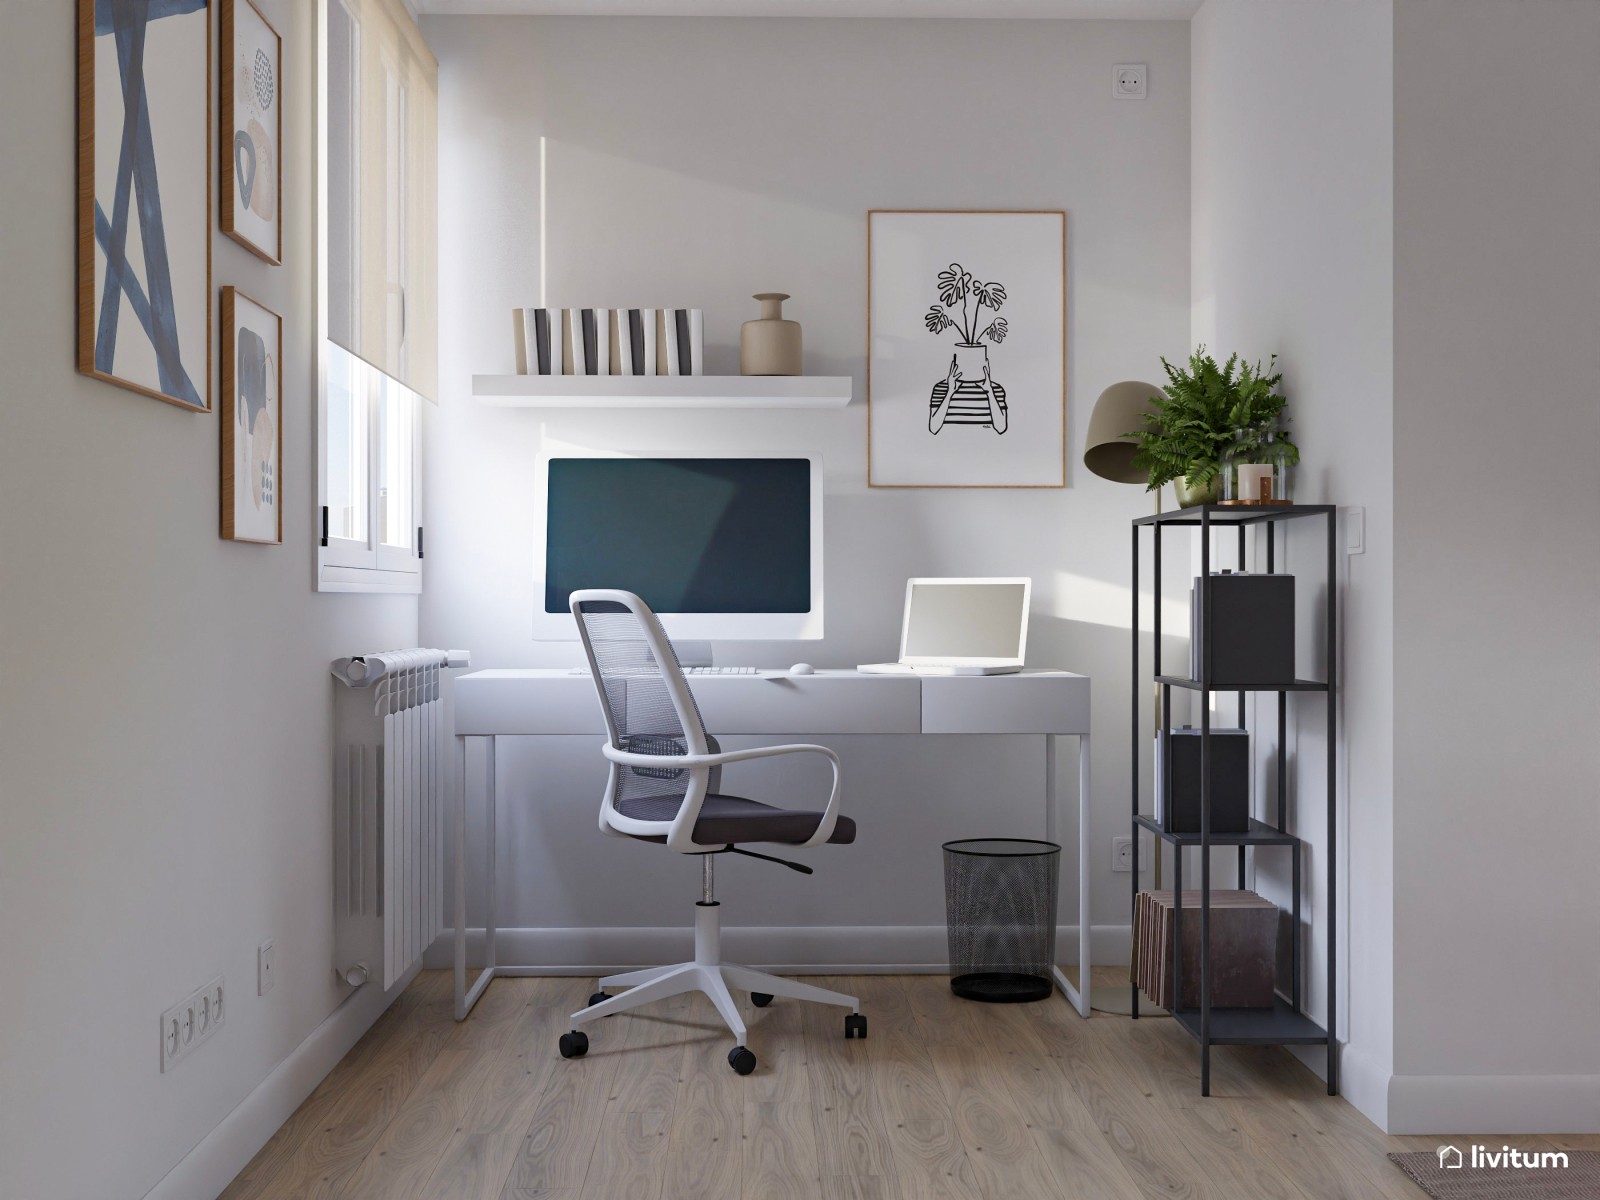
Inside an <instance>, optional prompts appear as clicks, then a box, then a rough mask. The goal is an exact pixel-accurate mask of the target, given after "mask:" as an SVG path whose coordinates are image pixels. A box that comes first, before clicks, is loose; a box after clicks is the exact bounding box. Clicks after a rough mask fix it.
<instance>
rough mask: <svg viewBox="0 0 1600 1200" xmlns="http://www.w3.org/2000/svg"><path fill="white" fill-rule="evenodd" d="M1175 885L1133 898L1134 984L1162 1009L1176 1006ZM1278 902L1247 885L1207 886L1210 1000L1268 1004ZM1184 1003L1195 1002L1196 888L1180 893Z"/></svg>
mask: <svg viewBox="0 0 1600 1200" xmlns="http://www.w3.org/2000/svg"><path fill="white" fill-rule="evenodd" d="M1173 911H1174V901H1173V893H1172V891H1171V890H1170V889H1169V890H1166V891H1146V892H1140V893H1139V894H1138V896H1136V897H1135V900H1134V913H1133V937H1134V951H1133V958H1132V962H1133V964H1134V979H1133V982H1134V983H1136V984H1138V985H1139V987H1140V988H1141V989H1142V990H1143V991H1144V992H1145V994H1147V995H1148V996H1150V997H1151V998H1152V999H1153V1000H1154V1001H1155V1002H1156V1003H1157V1004H1159V1005H1161V1007H1163V1008H1166V1009H1169V1010H1170V1009H1172V1008H1173V1007H1174V1001H1175V999H1176V997H1175V996H1174V993H1173V978H1172V976H1173V962H1174V945H1175V936H1174V935H1175V922H1174V920H1173ZM1278 919H1279V916H1278V906H1277V905H1275V904H1273V903H1272V902H1271V901H1270V900H1267V899H1265V898H1263V897H1262V896H1259V895H1257V894H1256V893H1255V892H1251V891H1239V890H1233V889H1213V890H1212V892H1211V1005H1212V1007H1213V1008H1270V1007H1272V1003H1273V993H1274V985H1275V982H1276V979H1275V976H1276V966H1277V941H1278ZM1182 954H1183V1003H1182V1007H1184V1008H1198V1007H1200V892H1199V891H1198V890H1194V891H1191V890H1189V889H1185V890H1184V893H1183V950H1182Z"/></svg>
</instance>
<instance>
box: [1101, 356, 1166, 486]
mask: <svg viewBox="0 0 1600 1200" xmlns="http://www.w3.org/2000/svg"><path fill="white" fill-rule="evenodd" d="M1161 394H1162V393H1161V389H1160V388H1158V387H1157V386H1156V385H1155V384H1153V383H1140V382H1139V381H1138V380H1136V379H1126V380H1124V381H1123V382H1121V383H1113V384H1112V385H1111V386H1110V387H1108V388H1107V389H1106V390H1105V391H1103V392H1101V393H1100V399H1098V400H1096V401H1095V402H1094V412H1093V413H1091V414H1090V416H1089V436H1088V438H1087V439H1086V441H1085V442H1084V447H1083V465H1084V466H1086V467H1088V468H1089V470H1091V471H1093V472H1094V473H1095V474H1096V475H1098V476H1100V478H1102V479H1109V480H1111V481H1112V482H1113V483H1144V482H1145V480H1146V479H1147V478H1148V475H1147V473H1146V472H1145V471H1143V470H1141V469H1140V468H1138V467H1136V466H1134V465H1133V455H1134V452H1135V451H1136V450H1138V448H1139V443H1138V442H1137V441H1135V440H1134V439H1133V438H1131V437H1128V436H1127V434H1128V432H1129V431H1130V430H1134V429H1139V428H1142V427H1143V425H1144V418H1145V414H1146V413H1152V412H1155V411H1156V409H1155V405H1154V404H1152V403H1151V401H1152V400H1153V399H1154V398H1156V397H1158V396H1160V395H1161Z"/></svg>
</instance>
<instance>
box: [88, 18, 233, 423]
mask: <svg viewBox="0 0 1600 1200" xmlns="http://www.w3.org/2000/svg"><path fill="white" fill-rule="evenodd" d="M77 34H78V238H77V257H78V370H79V371H81V372H83V373H84V374H85V375H91V376H93V377H94V378H96V379H103V380H105V381H106V382H107V383H114V384H117V385H118V386H120V387H125V388H131V389H132V390H134V391H136V392H142V393H143V394H144V395H146V396H153V397H155V398H156V399H158V400H165V401H167V403H169V404H175V405H177V406H178V407H180V408H187V409H189V410H191V411H194V412H208V411H210V408H211V164H212V162H213V159H212V153H211V148H212V142H211V133H210V127H211V8H210V5H209V4H208V2H207V0H167V2H165V3H160V4H156V3H147V4H125V3H107V2H106V0H78V9H77Z"/></svg>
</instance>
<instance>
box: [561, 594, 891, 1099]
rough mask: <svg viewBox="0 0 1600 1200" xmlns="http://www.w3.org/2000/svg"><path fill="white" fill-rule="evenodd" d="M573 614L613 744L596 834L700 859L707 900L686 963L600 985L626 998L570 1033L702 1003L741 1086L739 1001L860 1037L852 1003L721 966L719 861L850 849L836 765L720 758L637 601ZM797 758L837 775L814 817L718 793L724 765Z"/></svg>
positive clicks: (602, 1005) (596, 1008) (608, 748)
mask: <svg viewBox="0 0 1600 1200" xmlns="http://www.w3.org/2000/svg"><path fill="white" fill-rule="evenodd" d="M571 605H572V615H573V616H574V617H575V618H577V622H578V631H579V633H580V634H581V636H582V638H583V649H584V653H585V654H586V655H587V656H588V658H589V669H590V671H591V672H592V673H593V675H594V683H595V690H596V691H597V692H598V693H599V696H600V708H601V711H602V712H603V713H604V714H605V720H606V730H607V732H608V733H609V735H610V736H609V738H608V739H607V741H606V744H605V746H604V747H603V750H604V753H605V756H606V758H607V759H608V760H610V763H611V775H610V779H609V780H608V781H607V783H606V791H605V796H604V798H603V799H602V800H601V802H600V830H601V832H602V833H608V834H614V835H620V836H626V837H632V838H638V839H640V840H642V841H649V842H657V843H660V844H664V845H665V846H666V848H667V849H668V850H675V851H677V852H678V853H679V854H697V855H699V856H700V860H701V863H702V871H703V874H704V895H703V897H702V899H701V900H700V902H699V903H698V904H696V905H695V914H694V961H693V962H687V963H678V964H676V965H673V966H666V967H649V968H646V969H645V970H643V971H629V972H627V973H626V974H622V975H610V976H607V977H606V978H604V979H602V980H600V987H601V988H602V989H604V988H613V987H626V988H628V989H629V990H628V991H627V992H624V993H623V994H622V995H620V996H608V995H607V994H606V993H605V991H603V990H602V991H600V992H597V993H596V994H595V995H593V996H591V997H590V998H589V1007H588V1008H585V1009H583V1010H582V1011H581V1012H576V1013H573V1014H572V1023H573V1025H574V1026H575V1027H576V1026H578V1025H584V1024H587V1023H588V1022H590V1021H593V1020H595V1019H597V1018H599V1017H609V1016H611V1015H612V1014H613V1013H619V1012H626V1011H627V1010H629V1009H632V1008H638V1007H640V1006H641V1005H644V1004H649V1003H650V1002H651V1001H653V1000H660V999H663V998H665V997H667V996H676V995H679V994H680V993H682V992H704V993H705V995H706V996H708V997H709V998H710V1000H711V1003H712V1004H714V1005H715V1006H716V1009H717V1012H718V1013H719V1014H721V1016H722V1019H723V1021H724V1022H725V1023H726V1024H727V1026H728V1028H729V1029H730V1030H732V1031H733V1038H734V1047H733V1049H732V1050H731V1051H729V1053H728V1063H729V1065H731V1066H732V1067H733V1069H734V1070H735V1071H737V1072H738V1073H739V1074H740V1075H748V1074H750V1072H751V1071H753V1070H755V1068H756V1056H755V1055H754V1054H752V1053H751V1052H750V1051H749V1050H748V1049H746V1048H745V1044H744V1038H745V1025H744V1021H743V1020H742V1019H741V1018H740V1016H739V1009H738V1007H737V1006H736V1005H735V1004H734V1002H733V994H732V993H733V991H735V990H738V991H747V992H749V993H750V999H751V1001H752V1002H753V1003H754V1004H755V1005H756V1006H757V1007H758V1008H760V1007H765V1006H766V1005H768V1004H770V1003H771V1002H772V998H773V997H774V996H789V997H792V998H794V999H796V1000H811V1001H815V1002H817V1003H819V1004H837V1005H839V1006H840V1007H842V1008H847V1009H849V1010H850V1013H849V1015H848V1016H846V1017H845V1020H844V1035H845V1037H846V1038H852V1037H862V1038H864V1037H866V1036H867V1019H866V1018H865V1017H864V1016H862V1015H861V1013H860V1005H859V1004H858V1002H857V1001H856V998H855V997H854V996H846V995H844V994H843V993H841V992H830V991H828V990H826V989H824V988H819V987H812V986H811V985H810V984H805V983H798V982H796V981H795V980H792V979H783V978H780V977H779V976H777V975H768V974H767V973H765V972H763V971H755V970H751V969H750V968H749V967H741V966H737V965H735V964H733V963H725V962H723V961H722V955H721V945H720V942H721V928H722V926H721V920H720V917H719V915H718V914H719V913H720V912H721V909H720V908H719V907H718V904H717V898H716V894H715V887H714V882H715V876H714V867H713V864H714V862H715V858H716V855H718V854H728V853H733V854H745V855H748V856H750V857H752V858H761V859H766V860H767V861H768V862H776V863H782V864H783V865H785V866H788V867H792V868H793V869H794V870H797V871H801V872H804V873H805V874H807V875H809V874H811V868H810V867H806V866H802V865H800V864H799V863H791V862H787V861H785V860H784V859H780V858H773V857H772V856H770V855H766V854H757V853H755V852H754V851H751V850H742V849H740V848H739V845H740V843H743V842H776V843H779V844H782V845H787V846H819V845H821V844H822V843H824V842H831V843H835V844H843V843H849V842H853V841H855V837H856V828H855V823H854V822H853V821H851V820H850V818H849V817H841V816H840V815H839V757H838V755H836V754H834V752H833V751H832V750H829V749H828V748H827V747H825V746H763V747H760V748H758V749H754V750H734V751H731V752H729V753H726V754H724V753H722V752H721V747H720V746H718V745H717V742H716V739H715V738H712V737H710V736H708V735H707V734H706V731H705V727H704V725H703V724H702V723H701V720H700V710H699V708H698V707H696V705H695V702H694V696H693V694H692V693H690V691H689V685H688V683H687V682H686V681H685V680H684V676H683V669H682V668H681V667H680V666H679V665H678V658H677V655H676V654H674V653H673V650H672V643H671V642H669V641H668V640H667V635H666V634H665V633H664V632H663V631H662V628H661V622H660V621H659V620H657V619H656V615H655V613H653V612H651V611H650V608H649V606H648V605H647V604H645V602H644V601H643V600H641V599H640V598H639V597H638V596H635V595H634V594H633V593H632V592H621V591H610V590H599V589H597V590H588V591H578V592H573V593H572V596H571ZM801 751H806V752H809V753H812V754H821V755H824V756H825V757H826V758H827V759H828V761H829V762H830V763H831V764H832V765H833V790H832V791H831V793H830V794H829V796H828V805H827V808H825V809H824V810H823V811H822V812H820V813H819V812H798V811H795V810H791V809H783V808H773V807H772V806H770V805H766V804H761V803H758V802H757V801H754V800H746V799H743V798H742V797H739V796H727V795H723V794H722V793H721V792H720V791H719V790H718V788H719V785H720V783H721V775H722V764H723V763H730V762H744V761H746V760H748V759H755V758H770V757H772V756H773V755H777V754H795V753H799V752H801ZM588 1049H589V1038H588V1035H587V1034H585V1033H583V1032H581V1031H580V1030H578V1029H577V1028H574V1029H573V1030H572V1032H571V1033H564V1034H562V1035H561V1056H562V1057H563V1058H579V1057H581V1056H582V1055H584V1054H585V1053H587V1052H588Z"/></svg>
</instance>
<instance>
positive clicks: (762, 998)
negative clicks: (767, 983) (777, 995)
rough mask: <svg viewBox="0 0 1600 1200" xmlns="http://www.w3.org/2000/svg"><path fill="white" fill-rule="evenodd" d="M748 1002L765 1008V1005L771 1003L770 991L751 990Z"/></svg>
mask: <svg viewBox="0 0 1600 1200" xmlns="http://www.w3.org/2000/svg"><path fill="white" fill-rule="evenodd" d="M750 1003H751V1004H754V1005H755V1006H756V1007H757V1008H765V1007H766V1006H767V1005H769V1004H771V1003H772V993H771V992H751V993H750Z"/></svg>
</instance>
